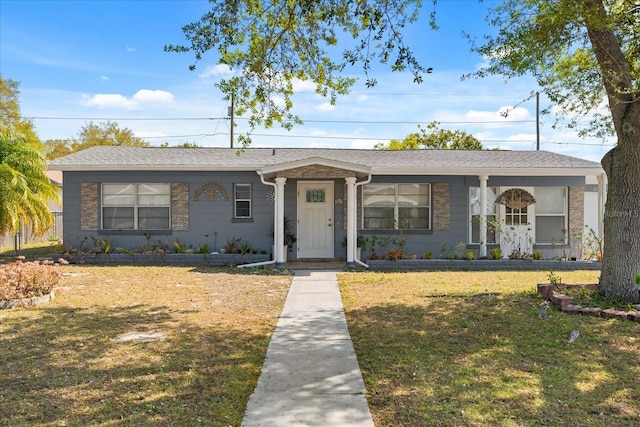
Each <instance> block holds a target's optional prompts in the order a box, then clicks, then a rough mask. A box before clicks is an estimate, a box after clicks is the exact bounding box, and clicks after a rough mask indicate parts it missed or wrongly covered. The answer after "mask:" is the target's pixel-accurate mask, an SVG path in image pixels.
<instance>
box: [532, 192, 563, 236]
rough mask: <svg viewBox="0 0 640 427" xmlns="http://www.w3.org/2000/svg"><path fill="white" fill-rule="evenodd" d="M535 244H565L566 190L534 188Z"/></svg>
mask: <svg viewBox="0 0 640 427" xmlns="http://www.w3.org/2000/svg"><path fill="white" fill-rule="evenodd" d="M535 197H536V205H535V207H536V243H537V244H545V243H546V244H553V243H556V244H558V243H561V244H564V243H567V233H566V230H567V210H568V208H567V188H566V187H536V189H535Z"/></svg>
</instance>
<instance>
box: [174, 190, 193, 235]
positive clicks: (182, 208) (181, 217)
mask: <svg viewBox="0 0 640 427" xmlns="http://www.w3.org/2000/svg"><path fill="white" fill-rule="evenodd" d="M171 229H172V230H180V231H186V230H188V229H189V183H188V182H174V183H172V184H171Z"/></svg>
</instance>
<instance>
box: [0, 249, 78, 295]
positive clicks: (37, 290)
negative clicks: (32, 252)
mask: <svg viewBox="0 0 640 427" xmlns="http://www.w3.org/2000/svg"><path fill="white" fill-rule="evenodd" d="M60 262H61V263H63V264H66V261H64V260H61V261H60ZM60 276H61V274H60V272H59V271H58V270H56V268H55V266H54V265H53V262H52V261H43V262H42V263H41V262H39V261H33V262H25V261H24V257H18V260H17V261H15V262H12V263H10V264H7V265H4V266H2V267H0V300H5V301H6V300H14V299H24V298H31V297H38V296H42V295H46V294H48V293H50V292H51V290H52V289H53V288H54V286H56V285H57V284H58V281H59V280H60Z"/></svg>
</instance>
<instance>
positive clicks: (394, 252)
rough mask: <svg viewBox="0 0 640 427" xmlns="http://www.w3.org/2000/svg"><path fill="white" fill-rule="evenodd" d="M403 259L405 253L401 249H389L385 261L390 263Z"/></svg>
mask: <svg viewBox="0 0 640 427" xmlns="http://www.w3.org/2000/svg"><path fill="white" fill-rule="evenodd" d="M404 258H405V251H404V250H403V249H391V250H389V251H387V259H389V260H391V261H397V260H399V259H404Z"/></svg>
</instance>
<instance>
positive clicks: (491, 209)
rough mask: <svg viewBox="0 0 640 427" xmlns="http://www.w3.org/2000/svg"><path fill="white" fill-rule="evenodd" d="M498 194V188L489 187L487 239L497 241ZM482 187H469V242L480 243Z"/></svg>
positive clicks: (491, 241) (489, 241)
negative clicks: (496, 202)
mask: <svg viewBox="0 0 640 427" xmlns="http://www.w3.org/2000/svg"><path fill="white" fill-rule="evenodd" d="M496 194H497V188H495V187H487V195H486V198H487V207H486V221H487V241H486V243H496V227H495V223H496V219H497V216H496V204H495V200H496V197H497V196H496ZM480 212H481V211H480V187H469V217H470V218H469V227H470V230H469V237H470V238H469V243H472V244H480Z"/></svg>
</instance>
